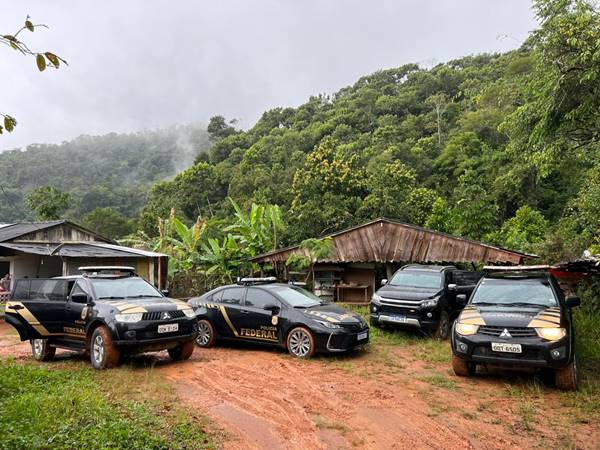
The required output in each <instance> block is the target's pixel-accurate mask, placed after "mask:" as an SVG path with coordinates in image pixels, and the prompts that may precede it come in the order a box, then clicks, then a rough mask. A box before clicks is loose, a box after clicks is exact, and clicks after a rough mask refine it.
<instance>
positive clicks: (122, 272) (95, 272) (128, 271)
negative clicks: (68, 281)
mask: <svg viewBox="0 0 600 450" xmlns="http://www.w3.org/2000/svg"><path fill="white" fill-rule="evenodd" d="M77 270H79V271H80V272H82V273H83V274H84V275H87V276H112V277H130V276H133V275H135V268H134V267H129V266H84V267H80V268H78V269H77Z"/></svg>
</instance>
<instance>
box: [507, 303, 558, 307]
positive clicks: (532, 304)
mask: <svg viewBox="0 0 600 450" xmlns="http://www.w3.org/2000/svg"><path fill="white" fill-rule="evenodd" d="M507 305H508V306H541V307H543V308H548V307H549V306H551V305H544V304H542V303H528V302H513V303H507Z"/></svg>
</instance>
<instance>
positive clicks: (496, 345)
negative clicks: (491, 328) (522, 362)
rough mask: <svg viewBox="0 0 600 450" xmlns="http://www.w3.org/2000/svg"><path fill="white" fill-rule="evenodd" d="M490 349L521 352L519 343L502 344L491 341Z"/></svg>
mask: <svg viewBox="0 0 600 450" xmlns="http://www.w3.org/2000/svg"><path fill="white" fill-rule="evenodd" d="M492 350H493V351H495V352H504V353H523V350H522V349H521V344H502V343H498V342H492Z"/></svg>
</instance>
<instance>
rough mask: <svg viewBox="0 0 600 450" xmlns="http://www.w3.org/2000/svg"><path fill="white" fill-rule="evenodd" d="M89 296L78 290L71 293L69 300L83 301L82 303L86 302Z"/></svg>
mask: <svg viewBox="0 0 600 450" xmlns="http://www.w3.org/2000/svg"><path fill="white" fill-rule="evenodd" d="M89 299H90V298H89V296H88V295H87V294H84V293H83V292H79V293H77V294H73V295H71V301H72V302H73V303H83V304H87V302H88V301H89Z"/></svg>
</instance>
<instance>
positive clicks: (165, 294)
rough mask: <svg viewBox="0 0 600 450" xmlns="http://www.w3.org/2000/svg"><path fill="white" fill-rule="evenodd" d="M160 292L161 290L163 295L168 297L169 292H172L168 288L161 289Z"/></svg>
mask: <svg viewBox="0 0 600 450" xmlns="http://www.w3.org/2000/svg"><path fill="white" fill-rule="evenodd" d="M160 292H161V293H162V295H164V296H165V297H168V296H169V294H170V292H169V290H168V289H161V291H160Z"/></svg>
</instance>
